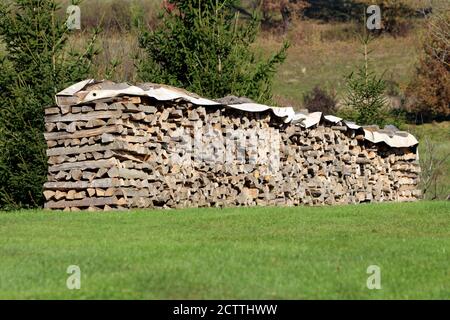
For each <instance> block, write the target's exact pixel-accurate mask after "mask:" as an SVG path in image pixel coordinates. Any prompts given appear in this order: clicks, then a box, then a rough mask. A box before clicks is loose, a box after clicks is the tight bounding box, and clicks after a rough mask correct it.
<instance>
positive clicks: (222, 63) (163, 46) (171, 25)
mask: <svg viewBox="0 0 450 320" xmlns="http://www.w3.org/2000/svg"><path fill="white" fill-rule="evenodd" d="M234 4H235V1H232V0H220V1H219V0H211V1H199V0H189V1H180V0H172V1H168V6H167V10H166V13H165V14H163V15H162V16H161V18H162V22H163V23H162V25H161V26H160V27H158V28H157V29H156V30H155V31H142V32H141V34H140V37H139V42H140V46H141V47H142V48H144V49H145V51H146V57H144V59H142V60H140V61H138V72H139V76H140V78H141V79H142V80H144V81H151V82H158V83H165V84H169V85H174V86H177V87H183V88H185V89H187V90H190V91H193V92H196V93H197V94H200V95H202V96H206V97H210V98H219V97H223V96H226V95H229V94H233V95H237V96H246V97H249V98H251V99H253V100H255V101H259V102H269V101H270V100H271V98H272V90H271V89H272V82H273V77H274V75H275V72H276V67H277V66H278V65H279V64H281V63H282V62H284V60H285V58H286V51H287V49H288V43H285V44H284V46H283V47H282V48H281V50H280V51H278V52H277V53H275V54H273V55H272V56H271V57H270V58H269V59H268V60H266V61H262V60H259V59H258V58H257V57H256V55H255V53H254V52H253V51H252V50H251V45H252V44H253V42H254V41H255V39H256V36H257V34H258V31H259V20H258V18H257V17H256V16H253V18H252V19H251V20H250V22H248V23H244V22H243V21H241V20H240V19H239V15H238V13H236V12H235V11H234V9H233V8H232V5H234Z"/></svg>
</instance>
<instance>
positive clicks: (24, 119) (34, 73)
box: [0, 0, 97, 208]
mask: <svg viewBox="0 0 450 320" xmlns="http://www.w3.org/2000/svg"><path fill="white" fill-rule="evenodd" d="M58 10H59V6H58V4H57V3H56V2H55V1H54V0H15V1H13V2H12V3H11V4H4V3H3V4H0V41H2V42H3V44H4V45H5V47H6V54H5V55H4V56H3V57H1V58H0V67H1V69H2V72H1V73H0V207H2V208H17V207H35V206H41V205H42V204H43V197H42V187H43V184H44V182H45V180H46V174H47V164H46V160H47V159H46V156H45V150H46V144H45V141H44V137H43V132H44V112H43V110H44V107H46V106H49V105H52V104H54V95H55V93H57V92H58V91H60V90H61V89H63V88H65V87H67V86H68V85H70V84H73V83H74V82H75V81H80V80H82V79H85V78H86V77H88V74H89V71H90V68H91V62H92V59H93V58H94V56H95V55H96V53H97V51H96V49H95V46H94V43H95V38H96V35H97V32H95V33H94V37H93V38H92V39H91V41H90V42H89V44H88V45H87V47H86V49H85V51H84V52H82V53H78V52H75V51H71V50H69V49H68V47H67V44H68V36H69V30H68V29H67V27H66V24H65V21H62V20H59V19H58V18H57V16H58V15H57V11H58Z"/></svg>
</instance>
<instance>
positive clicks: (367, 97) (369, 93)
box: [345, 34, 387, 126]
mask: <svg viewBox="0 0 450 320" xmlns="http://www.w3.org/2000/svg"><path fill="white" fill-rule="evenodd" d="M371 40H372V39H371V37H370V35H367V34H366V35H364V36H363V37H361V43H362V46H363V49H364V50H363V55H364V63H363V64H362V66H361V67H360V68H359V69H358V71H357V72H356V73H354V72H352V73H351V74H350V75H349V76H348V77H347V81H346V88H347V91H346V97H345V106H346V107H347V108H349V109H350V111H351V112H350V113H349V114H346V115H345V116H346V117H347V118H349V117H350V118H351V119H349V120H354V121H356V122H357V123H358V124H361V125H372V124H376V125H379V126H383V125H384V124H386V123H385V122H386V118H387V111H386V110H387V102H386V98H385V95H384V92H385V90H386V82H385V81H384V80H383V78H382V77H378V76H377V75H376V74H375V72H374V71H373V70H371V69H370V66H369V54H370V50H369V44H370V42H371Z"/></svg>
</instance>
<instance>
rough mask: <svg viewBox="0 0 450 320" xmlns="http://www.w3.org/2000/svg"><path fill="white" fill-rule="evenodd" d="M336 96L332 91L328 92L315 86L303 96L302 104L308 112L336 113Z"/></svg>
mask: <svg viewBox="0 0 450 320" xmlns="http://www.w3.org/2000/svg"><path fill="white" fill-rule="evenodd" d="M336 105H337V98H336V94H335V93H334V92H328V91H326V90H324V89H321V88H320V87H319V86H315V87H314V89H313V90H312V91H310V92H308V93H306V94H305V95H304V96H303V106H304V107H305V108H306V109H308V110H309V112H317V111H319V112H322V113H323V114H335V113H336Z"/></svg>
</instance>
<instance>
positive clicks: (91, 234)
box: [0, 202, 450, 299]
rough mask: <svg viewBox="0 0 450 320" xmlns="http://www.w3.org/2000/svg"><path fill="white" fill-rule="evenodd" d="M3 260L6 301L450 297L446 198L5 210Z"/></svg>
mask: <svg viewBox="0 0 450 320" xmlns="http://www.w3.org/2000/svg"><path fill="white" fill-rule="evenodd" d="M0 256H1V259H0V298H2V299H25V298H26V299H28V298H36V299H50V298H52V299H53V298H55V299H100V298H104V299H316V298H317V299H385V298H398V299H413V298H414V299H416V298H417V299H423V298H432V299H449V298H450V264H449V262H450V203H449V202H419V203H411V204H377V205H373V204H372V205H359V206H341V207H315V208H310V207H298V208H247V209H242V208H234V209H233V208H232V209H223V210H220V209H202V210H199V209H188V210H181V211H134V212H128V213H126V212H122V213H76V214H75V213H62V212H53V213H50V212H44V211H25V212H15V213H2V214H0ZM69 265H78V266H79V267H80V268H81V273H82V280H81V289H80V290H72V291H71V290H68V289H67V288H66V279H67V277H68V276H69V275H68V274H66V270H67V267H68V266H69ZM370 265H378V266H379V267H380V268H381V285H382V289H381V290H369V289H367V287H366V281H367V278H368V277H369V276H370V275H369V274H367V273H366V271H367V268H368V266H370Z"/></svg>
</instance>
